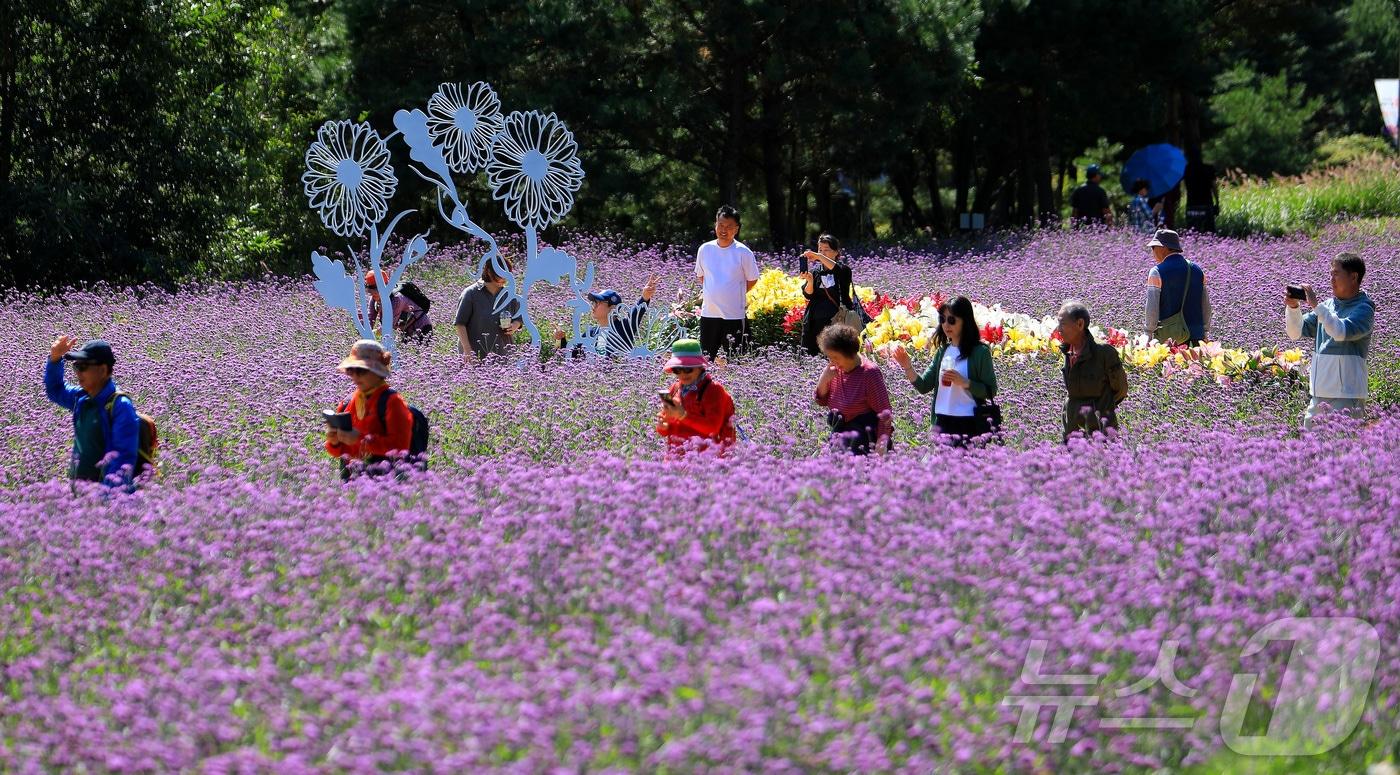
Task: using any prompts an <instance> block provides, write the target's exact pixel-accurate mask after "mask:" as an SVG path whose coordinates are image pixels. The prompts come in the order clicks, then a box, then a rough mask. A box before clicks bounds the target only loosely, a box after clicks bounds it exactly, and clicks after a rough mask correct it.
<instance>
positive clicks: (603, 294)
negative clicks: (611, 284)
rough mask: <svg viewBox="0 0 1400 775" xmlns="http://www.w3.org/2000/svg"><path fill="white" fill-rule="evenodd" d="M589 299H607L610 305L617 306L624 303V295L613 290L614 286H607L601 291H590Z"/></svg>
mask: <svg viewBox="0 0 1400 775" xmlns="http://www.w3.org/2000/svg"><path fill="white" fill-rule="evenodd" d="M588 300H589V301H605V302H607V303H608V305H609V306H612V307H616V306H617V305H619V304H621V303H622V296H620V295H619V294H618V292H617V291H615V290H613V289H612V288H605V289H603V290H601V291H598V292H597V293H592V292H590V293H589V294H588Z"/></svg>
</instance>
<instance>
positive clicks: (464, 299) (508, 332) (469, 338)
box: [452, 262, 525, 364]
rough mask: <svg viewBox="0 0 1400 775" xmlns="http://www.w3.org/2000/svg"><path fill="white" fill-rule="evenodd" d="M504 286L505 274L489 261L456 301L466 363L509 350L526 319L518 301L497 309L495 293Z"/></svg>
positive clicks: (458, 341)
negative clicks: (522, 315) (499, 309)
mask: <svg viewBox="0 0 1400 775" xmlns="http://www.w3.org/2000/svg"><path fill="white" fill-rule="evenodd" d="M505 287H506V280H505V278H504V277H501V276H500V275H499V274H497V273H496V270H495V269H493V268H492V267H491V264H490V263H489V262H488V263H487V264H486V267H485V268H484V269H482V271H481V279H480V280H479V281H477V282H476V283H475V284H473V285H471V286H469V287H468V288H467V289H466V290H464V291H462V295H461V297H460V298H459V299H458V301H457V316H456V317H455V318H454V319H453V321H452V322H453V325H454V327H455V328H456V329H457V344H458V347H459V348H460V349H461V352H462V360H463V362H464V363H466V364H470V363H471V362H472V360H473V357H475V358H476V359H484V358H485V357H486V356H487V355H490V354H493V353H494V354H496V355H505V354H507V353H508V352H509V351H510V343H511V340H512V339H513V338H514V337H515V332H516V331H519V330H520V328H521V327H522V326H523V325H524V323H525V321H524V319H522V318H521V317H520V303H519V302H518V301H512V302H511V303H510V304H509V305H507V306H506V309H504V310H502V311H501V312H496V296H497V294H499V293H500V292H501V290H502V289H503V288H505Z"/></svg>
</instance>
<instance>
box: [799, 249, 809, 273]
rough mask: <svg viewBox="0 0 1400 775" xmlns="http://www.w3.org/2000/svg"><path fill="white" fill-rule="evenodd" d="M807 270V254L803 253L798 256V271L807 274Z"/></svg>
mask: <svg viewBox="0 0 1400 775" xmlns="http://www.w3.org/2000/svg"><path fill="white" fill-rule="evenodd" d="M806 272H807V254H805V253H804V254H802V255H800V256H798V257H797V273H798V274H806Z"/></svg>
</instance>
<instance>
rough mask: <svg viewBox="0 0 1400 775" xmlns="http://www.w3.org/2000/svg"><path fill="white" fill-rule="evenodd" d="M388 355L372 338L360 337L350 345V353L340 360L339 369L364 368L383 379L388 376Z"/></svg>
mask: <svg viewBox="0 0 1400 775" xmlns="http://www.w3.org/2000/svg"><path fill="white" fill-rule="evenodd" d="M389 360H390V356H389V353H388V351H386V350H385V349H384V346H383V345H381V344H380V343H378V342H376V341H374V340H373V339H361V340H360V341H358V342H356V343H355V344H353V345H351V347H350V354H349V355H348V356H346V358H345V360H343V361H341V362H340V367H339V368H340V371H342V372H343V371H345V370H346V369H366V370H368V371H372V372H374V373H375V374H378V375H379V376H381V377H384V378H385V379H388V378H389Z"/></svg>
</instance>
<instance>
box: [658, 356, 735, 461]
mask: <svg viewBox="0 0 1400 775" xmlns="http://www.w3.org/2000/svg"><path fill="white" fill-rule="evenodd" d="M665 371H666V372H667V373H670V374H674V375H676V381H675V382H674V383H672V384H671V387H670V389H669V390H668V391H666V394H665V395H664V396H663V397H662V399H661V411H660V412H659V413H658V414H657V415H656V432H657V433H658V434H660V435H662V436H665V437H666V444H667V448H668V449H669V450H670V451H671V452H672V453H679V452H680V451H681V450H682V449H683V447H684V446H685V444H686V441H687V440H689V439H706V440H708V441H710V442H713V443H716V444H719V445H720V446H721V447H726V446H729V445H730V444H733V443H734V439H735V438H736V434H735V432H734V399H733V398H731V397H730V395H729V391H728V390H725V389H724V385H721V384H720V383H718V382H716V381H715V380H714V379H713V378H712V377H710V375H709V374H708V373H707V372H706V371H705V356H704V354H703V353H702V352H701V349H700V343H699V342H698V341H696V340H694V339H681V340H679V341H677V342H676V343H675V344H674V345H672V346H671V359H670V360H668V361H666V366H665Z"/></svg>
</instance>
